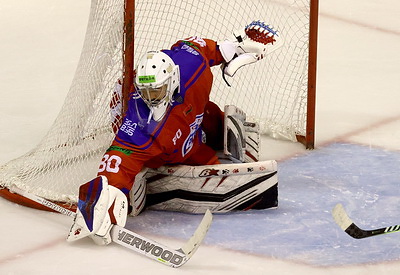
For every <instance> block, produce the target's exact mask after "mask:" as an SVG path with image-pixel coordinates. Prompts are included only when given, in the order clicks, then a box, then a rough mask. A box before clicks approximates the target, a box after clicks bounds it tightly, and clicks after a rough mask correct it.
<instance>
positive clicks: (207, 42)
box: [172, 36, 225, 67]
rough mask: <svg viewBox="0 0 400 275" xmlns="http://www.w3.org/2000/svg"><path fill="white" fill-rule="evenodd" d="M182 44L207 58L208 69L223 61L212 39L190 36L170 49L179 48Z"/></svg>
mask: <svg viewBox="0 0 400 275" xmlns="http://www.w3.org/2000/svg"><path fill="white" fill-rule="evenodd" d="M182 43H183V44H186V45H188V46H189V47H191V48H193V49H195V50H196V51H198V52H200V53H201V54H202V55H203V56H204V57H205V58H207V60H208V63H209V64H208V65H209V66H210V67H212V66H217V65H220V64H221V63H223V62H224V61H225V60H224V58H223V57H222V54H221V52H220V50H219V46H218V44H217V42H216V41H214V40H212V39H207V38H201V37H199V36H192V37H189V38H187V39H183V40H179V41H178V42H176V43H175V44H174V45H173V46H172V49H173V48H174V47H178V46H180V45H181V44H182Z"/></svg>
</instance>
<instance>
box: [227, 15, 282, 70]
mask: <svg viewBox="0 0 400 275" xmlns="http://www.w3.org/2000/svg"><path fill="white" fill-rule="evenodd" d="M233 36H234V38H233V39H228V40H225V41H223V42H221V43H219V49H220V51H221V54H222V56H223V58H224V59H225V61H226V63H225V64H224V66H223V68H222V69H223V72H224V74H227V75H229V76H233V75H234V74H235V73H236V71H237V70H238V69H239V68H240V67H242V66H245V65H248V64H251V63H254V62H256V61H258V60H261V59H263V58H264V56H265V55H266V54H267V53H270V52H271V50H270V47H271V46H273V47H274V48H278V47H279V46H280V45H281V39H280V37H279V34H278V32H277V31H276V30H274V29H273V28H272V27H271V26H270V25H266V24H265V23H264V22H261V21H253V22H251V23H250V24H249V25H247V26H246V27H245V29H244V30H240V31H237V32H234V33H233ZM267 46H268V47H267Z"/></svg>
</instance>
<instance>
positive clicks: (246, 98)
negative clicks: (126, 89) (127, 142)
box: [0, 0, 314, 204]
mask: <svg viewBox="0 0 400 275" xmlns="http://www.w3.org/2000/svg"><path fill="white" fill-rule="evenodd" d="M311 1H313V0H311ZM133 3H134V14H135V18H134V24H133V32H134V39H132V37H129V36H127V35H125V33H126V32H125V31H124V30H130V28H131V25H130V24H127V25H125V24H124V22H125V21H126V20H125V19H124V17H125V15H126V12H127V10H126V7H129V5H128V4H127V3H126V1H124V0H92V4H91V10H90V15H89V21H88V26H87V32H86V36H85V41H84V46H83V49H82V53H81V57H80V61H79V64H78V67H77V70H76V73H75V76H74V79H73V82H72V84H71V87H70V90H69V93H68V95H67V97H66V99H65V102H64V105H63V107H62V109H61V111H60V113H59V115H58V117H57V118H56V120H55V122H54V124H53V126H52V127H51V129H50V130H49V132H48V134H47V135H46V136H45V137H44V138H43V140H42V141H41V142H40V143H39V144H38V145H37V147H36V148H34V149H33V150H31V151H30V152H28V153H27V154H25V155H23V156H21V157H19V158H17V159H15V160H12V161H10V162H8V163H6V164H5V165H3V166H2V167H0V189H1V190H0V193H1V194H2V195H3V196H5V197H7V196H10V195H12V194H10V193H7V191H6V190H7V189H9V188H10V187H11V186H12V185H13V184H15V185H16V186H17V187H19V188H21V189H24V190H27V191H30V192H33V193H35V194H37V195H39V196H42V197H44V198H46V199H49V200H52V201H57V202H63V203H67V204H75V203H76V201H77V192H78V188H79V185H81V184H82V183H85V182H86V181H88V180H90V179H92V178H94V177H95V176H96V174H97V169H98V165H99V161H100V160H101V157H102V155H103V153H104V152H105V150H106V149H107V148H108V146H109V145H110V143H111V141H112V140H113V138H114V131H113V128H115V127H117V126H118V125H115V124H114V123H115V122H114V121H113V119H112V118H111V114H110V102H111V101H112V98H113V90H114V87H115V83H116V81H117V80H118V79H121V80H124V79H125V80H126V79H127V78H126V72H124V64H125V63H126V62H127V61H128V59H127V57H126V55H125V50H124V49H126V48H127V46H126V44H128V43H130V42H131V41H132V40H133V41H134V47H133V49H134V53H135V54H134V55H133V60H134V61H133V63H134V62H135V61H136V60H137V59H138V58H139V57H140V56H141V55H142V54H143V53H144V52H146V51H148V50H158V49H165V48H169V47H170V45H172V44H173V43H174V42H175V41H177V40H178V39H182V38H187V37H190V36H192V35H198V36H201V37H204V38H211V39H214V40H217V41H218V40H224V39H225V38H227V37H230V35H231V33H232V31H233V30H237V29H239V28H244V26H245V25H247V24H248V23H250V22H251V21H253V20H262V21H265V22H266V23H268V24H271V25H272V26H274V28H275V29H277V30H278V31H279V32H280V35H281V37H282V39H283V40H284V45H283V46H282V47H281V48H279V49H278V50H276V51H274V52H273V53H271V54H269V55H267V56H266V57H265V58H264V60H262V61H261V62H257V63H256V64H254V65H252V66H245V67H243V68H242V69H240V70H239V71H238V72H237V73H236V74H235V76H234V77H233V78H228V79H227V80H228V82H229V83H230V85H231V87H228V86H227V84H226V83H225V82H224V80H223V79H222V75H221V74H222V73H221V70H220V68H219V67H218V68H213V73H214V74H215V77H214V84H213V91H212V94H211V100H212V101H214V102H216V103H217V104H218V105H219V106H220V107H221V108H223V106H224V105H226V104H233V105H236V106H238V107H239V108H241V109H243V110H244V111H245V112H246V114H247V116H248V118H249V120H252V121H257V122H259V124H260V127H261V130H262V133H264V134H267V135H270V136H272V137H275V138H280V139H287V140H292V141H296V140H297V138H298V137H299V136H302V137H306V136H307V135H308V134H309V133H307V131H308V130H307V120H308V117H310V116H313V115H314V114H313V112H312V111H310V107H309V106H310V104H308V103H309V101H310V93H309V88H308V87H309V71H310V69H309V62H310V61H309V56H310V55H309V48H310V47H309V45H310V44H309V40H310V10H311V6H310V0H246V1H245V0H230V1H228V2H226V1H220V0H180V1H175V0H163V1H159V0H147V1H142V0H136V1H133ZM128 12H129V11H128ZM130 12H133V11H130ZM124 84H126V83H124ZM307 106H308V108H307ZM8 198H9V197H8ZM9 199H12V200H13V198H9ZM17 200H18V199H17Z"/></svg>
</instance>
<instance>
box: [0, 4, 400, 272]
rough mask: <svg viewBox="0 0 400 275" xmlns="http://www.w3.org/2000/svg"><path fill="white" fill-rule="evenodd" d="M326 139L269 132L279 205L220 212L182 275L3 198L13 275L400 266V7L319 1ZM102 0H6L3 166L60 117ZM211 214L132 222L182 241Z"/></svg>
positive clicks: (320, 118)
mask: <svg viewBox="0 0 400 275" xmlns="http://www.w3.org/2000/svg"><path fill="white" fill-rule="evenodd" d="M320 2H321V3H320V26H319V49H318V51H319V55H318V83H317V91H318V97H317V127H316V129H317V130H316V135H317V136H316V138H317V146H316V149H315V150H313V151H307V150H305V149H304V148H303V147H302V146H301V145H299V144H297V143H290V142H283V141H274V140H270V139H268V138H265V137H264V138H263V152H262V158H263V159H277V160H278V165H279V208H278V209H276V210H260V211H248V212H240V213H239V212H238V213H229V214H224V215H215V217H214V222H213V224H212V226H211V229H210V231H209V234H208V235H207V237H206V239H205V242H204V244H203V245H202V246H201V247H200V249H199V250H198V252H197V253H196V254H195V255H194V256H193V258H192V259H191V260H190V261H189V262H188V263H187V264H186V265H185V266H184V267H182V268H181V269H179V270H174V269H171V268H168V267H165V266H163V265H160V264H158V263H155V262H152V261H151V260H149V259H147V258H145V257H142V256H140V255H136V254H134V253H132V252H130V251H127V250H125V249H123V248H121V247H119V246H117V245H111V246H108V247H98V246H95V245H94V244H93V243H92V242H91V241H90V240H82V241H81V242H77V243H73V244H68V243H66V242H65V238H66V234H67V231H68V229H69V226H70V224H71V220H70V218H68V217H64V216H61V215H58V214H54V213H47V212H41V211H36V210H33V209H28V208H25V207H22V206H19V205H16V204H13V203H11V202H8V201H6V200H4V199H0V219H1V220H2V223H1V227H0V243H1V246H0V274H110V273H111V272H115V273H117V274H156V273H162V274H176V273H180V274H230V275H231V274H307V275H308V274H310V275H312V274H344V275H346V274H350V275H354V274H374V275H375V274H398V273H400V253H399V246H400V242H399V238H400V233H393V234H388V235H384V236H377V237H373V238H367V239H363V240H355V239H352V238H350V237H349V236H348V235H347V234H345V233H344V232H342V231H341V229H340V228H339V227H338V226H337V225H336V224H335V223H334V221H333V219H332V217H331V214H330V211H331V210H332V208H333V207H334V205H335V204H336V203H339V202H340V203H342V204H343V205H344V207H345V209H346V211H347V212H348V214H349V216H350V217H351V218H352V219H353V221H354V222H356V224H357V225H359V226H360V227H362V228H364V229H371V228H377V227H385V226H388V225H394V224H399V223H400V219H399V216H400V215H399V212H398V204H399V196H400V194H399V193H400V190H399V182H400V175H399V173H398V171H399V167H400V109H399V107H398V105H399V94H398V92H397V90H398V87H399V84H400V83H399V82H400V77H399V76H400V74H399V72H400V71H399V70H400V69H399V62H400V52H399V50H398V49H399V43H400V24H399V19H398V14H399V12H400V4H399V2H398V1H395V0H383V1H379V2H378V1H372V0H368V1H361V0H355V1H345V0H339V1H320ZM89 8H90V1H66V0H58V1H50V0H36V1H23V2H20V1H5V0H0V15H1V16H0V41H1V43H0V60H1V65H0V98H1V100H0V117H1V119H0V128H1V129H2V130H1V132H0V146H1V152H2V154H1V155H0V164H2V163H4V162H6V161H8V160H10V159H13V158H15V157H18V156H20V155H22V154H23V153H26V152H27V151H29V150H30V149H31V148H33V147H34V146H35V145H36V144H37V143H38V142H39V141H40V139H41V138H42V137H43V136H44V134H45V133H46V131H47V130H48V128H49V127H50V125H51V124H52V122H53V120H54V118H55V116H56V115H57V113H58V111H59V109H60V107H61V104H62V103H63V100H64V97H65V95H66V93H67V91H68V89H69V85H70V83H71V80H72V77H73V74H74V70H75V67H76V63H77V62H78V59H79V54H80V50H81V47H82V43H83V36H84V32H85V29H86V21H87V15H88V13H89ZM200 220H201V216H196V215H187V214H179V213H170V212H155V211H147V212H144V213H143V214H142V215H140V216H139V217H136V218H129V221H128V224H127V227H128V228H129V229H131V230H133V231H136V232H138V233H140V234H142V235H145V236H147V237H150V238H153V239H156V240H158V241H160V242H163V243H165V244H168V245H170V246H172V247H179V246H181V245H182V244H183V242H184V241H185V239H187V238H189V237H190V235H191V234H192V233H193V231H194V230H195V228H196V227H197V225H198V223H199V222H200Z"/></svg>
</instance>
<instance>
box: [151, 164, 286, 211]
mask: <svg viewBox="0 0 400 275" xmlns="http://www.w3.org/2000/svg"><path fill="white" fill-rule="evenodd" d="M162 175H164V177H163V178H160V176H162ZM277 184H278V175H277V164H276V161H274V160H269V161H262V162H253V163H233V164H218V165H205V166H186V165H180V166H175V167H165V166H163V167H161V168H159V169H157V170H149V173H148V177H147V202H148V204H147V206H148V208H149V209H155V210H167V211H179V212H186V213H196V214H197V213H205V211H206V210H207V209H210V211H212V212H219V213H224V212H228V211H232V210H243V209H246V208H253V207H252V206H253V205H255V204H258V208H257V207H255V208H257V209H260V208H262V209H264V208H271V207H277V201H278V198H277Z"/></svg>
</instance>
